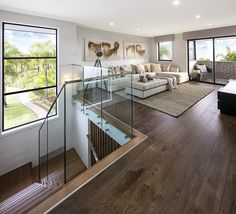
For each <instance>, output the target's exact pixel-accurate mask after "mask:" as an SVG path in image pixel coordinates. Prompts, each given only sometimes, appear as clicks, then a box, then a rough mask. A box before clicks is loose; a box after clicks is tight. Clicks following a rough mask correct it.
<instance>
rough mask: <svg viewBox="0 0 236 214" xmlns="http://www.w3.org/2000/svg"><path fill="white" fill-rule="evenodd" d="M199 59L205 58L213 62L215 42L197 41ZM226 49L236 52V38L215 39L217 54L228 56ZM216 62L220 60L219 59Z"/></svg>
mask: <svg viewBox="0 0 236 214" xmlns="http://www.w3.org/2000/svg"><path fill="white" fill-rule="evenodd" d="M196 46H197V50H196V51H197V58H200V57H203V58H208V59H210V60H213V42H212V40H211V39H209V40H197V42H196ZM226 47H229V48H230V49H231V50H232V51H236V37H231V38H224V39H222V38H220V39H215V54H216V57H217V55H218V54H224V55H225V54H226ZM216 60H220V58H219V57H217V58H216Z"/></svg>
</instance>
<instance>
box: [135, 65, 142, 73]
mask: <svg viewBox="0 0 236 214" xmlns="http://www.w3.org/2000/svg"><path fill="white" fill-rule="evenodd" d="M134 68H135V72H136V74H141V73H144V72H145V69H144V65H141V64H138V65H135V66H134Z"/></svg>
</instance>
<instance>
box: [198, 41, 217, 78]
mask: <svg viewBox="0 0 236 214" xmlns="http://www.w3.org/2000/svg"><path fill="white" fill-rule="evenodd" d="M213 55H214V54H213V39H202V40H196V64H195V67H194V68H195V69H196V71H197V72H198V74H199V80H200V81H202V82H209V83H213V82H214V73H213V68H214V67H213V66H214V63H213V58H214V57H213Z"/></svg>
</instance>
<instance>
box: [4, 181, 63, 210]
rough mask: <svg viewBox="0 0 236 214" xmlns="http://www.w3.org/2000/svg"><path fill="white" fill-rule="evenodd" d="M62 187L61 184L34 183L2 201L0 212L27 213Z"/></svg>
mask: <svg viewBox="0 0 236 214" xmlns="http://www.w3.org/2000/svg"><path fill="white" fill-rule="evenodd" d="M60 187H61V186H60V185H58V186H57V185H44V184H39V183H34V184H32V185H30V186H29V187H27V188H25V189H23V190H21V191H20V192H18V193H17V194H15V195H13V196H11V197H10V198H8V199H6V200H5V201H3V202H1V203H0V213H1V214H6V213H8V214H9V213H11V214H13V213H15V214H21V213H26V212H27V211H28V210H30V209H31V208H32V207H34V206H35V205H37V204H38V203H40V202H41V201H43V200H44V199H46V198H47V197H49V196H50V195H51V194H53V193H54V192H55V191H57V190H58V189H59V188H60Z"/></svg>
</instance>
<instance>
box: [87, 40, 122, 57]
mask: <svg viewBox="0 0 236 214" xmlns="http://www.w3.org/2000/svg"><path fill="white" fill-rule="evenodd" d="M98 48H100V49H102V52H103V56H102V57H101V60H120V59H121V57H122V51H121V44H120V42H119V41H104V40H94V39H86V40H85V60H86V61H95V60H96V58H97V56H96V53H95V51H96V49H98Z"/></svg>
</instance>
